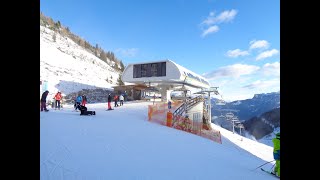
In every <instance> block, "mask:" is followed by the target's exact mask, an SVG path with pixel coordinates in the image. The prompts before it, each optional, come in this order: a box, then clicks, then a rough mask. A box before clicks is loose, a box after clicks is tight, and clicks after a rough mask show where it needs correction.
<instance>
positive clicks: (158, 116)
mask: <svg viewBox="0 0 320 180" xmlns="http://www.w3.org/2000/svg"><path fill="white" fill-rule="evenodd" d="M181 104H182V102H179V101H174V102H172V103H171V109H170V110H169V109H168V103H157V104H155V105H148V121H151V122H155V123H158V124H161V125H164V126H169V127H173V128H175V129H179V130H182V131H186V132H189V133H192V134H196V135H198V136H201V137H204V138H207V139H210V140H212V141H215V142H217V143H220V144H221V143H222V142H221V134H220V131H217V130H214V129H210V130H208V129H205V128H203V127H205V126H204V124H203V122H202V121H200V122H199V121H193V120H191V119H189V118H186V117H183V116H175V117H173V119H171V117H172V115H171V114H170V113H173V112H174V111H175V110H176V109H178V108H179V107H180V106H181ZM168 112H170V113H169V114H168Z"/></svg>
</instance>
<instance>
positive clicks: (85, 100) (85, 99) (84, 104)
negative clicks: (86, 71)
mask: <svg viewBox="0 0 320 180" xmlns="http://www.w3.org/2000/svg"><path fill="white" fill-rule="evenodd" d="M86 104H87V96H86V95H83V96H82V103H81V105H82V106H86Z"/></svg>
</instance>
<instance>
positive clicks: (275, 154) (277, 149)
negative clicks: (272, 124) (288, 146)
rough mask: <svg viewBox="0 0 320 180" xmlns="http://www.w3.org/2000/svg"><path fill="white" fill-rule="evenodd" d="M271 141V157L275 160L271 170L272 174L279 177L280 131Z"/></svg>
mask: <svg viewBox="0 0 320 180" xmlns="http://www.w3.org/2000/svg"><path fill="white" fill-rule="evenodd" d="M272 142H273V158H274V159H275V160H276V166H275V168H274V170H273V172H274V174H275V175H277V176H279V177H280V132H278V133H277V134H276V137H275V138H273V139H272Z"/></svg>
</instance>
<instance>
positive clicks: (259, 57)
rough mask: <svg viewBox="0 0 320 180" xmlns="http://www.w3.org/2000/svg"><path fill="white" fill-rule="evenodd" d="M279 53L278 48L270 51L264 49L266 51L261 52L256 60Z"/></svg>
mask: <svg viewBox="0 0 320 180" xmlns="http://www.w3.org/2000/svg"><path fill="white" fill-rule="evenodd" d="M278 53H279V51H278V50H276V49H272V50H269V51H264V52H262V53H260V54H259V55H258V56H257V58H256V60H262V59H265V58H268V57H271V56H274V55H276V54H278Z"/></svg>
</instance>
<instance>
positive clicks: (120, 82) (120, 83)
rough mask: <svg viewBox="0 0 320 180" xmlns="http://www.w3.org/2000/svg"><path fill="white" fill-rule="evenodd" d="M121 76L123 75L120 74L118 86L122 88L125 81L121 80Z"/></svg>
mask: <svg viewBox="0 0 320 180" xmlns="http://www.w3.org/2000/svg"><path fill="white" fill-rule="evenodd" d="M121 75H122V74H119V77H118V83H117V84H118V85H120V86H121V85H124V83H123V81H122V80H121Z"/></svg>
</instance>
